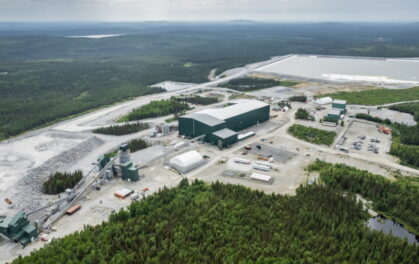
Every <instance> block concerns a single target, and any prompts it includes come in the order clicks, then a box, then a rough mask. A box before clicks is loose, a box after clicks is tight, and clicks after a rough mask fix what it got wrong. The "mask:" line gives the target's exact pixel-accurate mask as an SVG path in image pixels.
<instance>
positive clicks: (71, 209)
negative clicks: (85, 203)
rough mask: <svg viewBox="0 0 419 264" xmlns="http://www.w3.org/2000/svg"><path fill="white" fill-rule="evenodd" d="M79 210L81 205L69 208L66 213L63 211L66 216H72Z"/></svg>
mask: <svg viewBox="0 0 419 264" xmlns="http://www.w3.org/2000/svg"><path fill="white" fill-rule="evenodd" d="M80 208H81V205H75V206H73V207H71V208H69V209H68V210H67V211H65V214H66V215H72V214H74V213H75V212H77V211H78V210H80Z"/></svg>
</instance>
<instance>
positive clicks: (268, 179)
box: [250, 173, 273, 183]
mask: <svg viewBox="0 0 419 264" xmlns="http://www.w3.org/2000/svg"><path fill="white" fill-rule="evenodd" d="M250 179H252V180H255V181H261V182H266V183H272V182H273V179H272V177H271V176H269V175H263V174H258V173H252V175H250Z"/></svg>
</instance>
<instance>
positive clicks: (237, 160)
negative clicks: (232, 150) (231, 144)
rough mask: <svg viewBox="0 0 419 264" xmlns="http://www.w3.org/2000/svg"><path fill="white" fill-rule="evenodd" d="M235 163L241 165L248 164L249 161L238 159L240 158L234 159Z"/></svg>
mask: <svg viewBox="0 0 419 264" xmlns="http://www.w3.org/2000/svg"><path fill="white" fill-rule="evenodd" d="M234 162H235V163H241V164H250V160H247V159H240V158H234Z"/></svg>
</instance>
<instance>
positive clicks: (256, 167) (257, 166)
mask: <svg viewBox="0 0 419 264" xmlns="http://www.w3.org/2000/svg"><path fill="white" fill-rule="evenodd" d="M253 169H255V170H261V171H270V170H271V168H269V167H266V166H263V165H258V164H253Z"/></svg>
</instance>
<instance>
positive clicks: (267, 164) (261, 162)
mask: <svg viewBox="0 0 419 264" xmlns="http://www.w3.org/2000/svg"><path fill="white" fill-rule="evenodd" d="M255 164H256V165H260V166H265V167H268V168H269V169H272V164H271V163H269V162H263V161H256V162H255Z"/></svg>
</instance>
